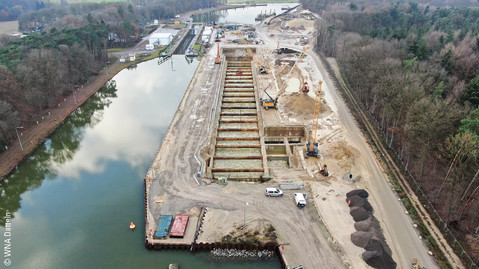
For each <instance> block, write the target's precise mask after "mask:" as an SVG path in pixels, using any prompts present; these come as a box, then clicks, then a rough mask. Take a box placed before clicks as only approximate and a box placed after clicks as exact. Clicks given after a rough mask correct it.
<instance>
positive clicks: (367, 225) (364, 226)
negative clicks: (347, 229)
mask: <svg viewBox="0 0 479 269" xmlns="http://www.w3.org/2000/svg"><path fill="white" fill-rule="evenodd" d="M354 229H356V231H363V232H367V231H370V229H372V227H371V218H368V219H366V220H363V221H358V222H356V223H354Z"/></svg>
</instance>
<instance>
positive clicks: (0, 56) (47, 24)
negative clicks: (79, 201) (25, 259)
mask: <svg viewBox="0 0 479 269" xmlns="http://www.w3.org/2000/svg"><path fill="white" fill-rule="evenodd" d="M0 1H4V2H5V1H6V2H8V3H10V2H12V1H10V2H9V0H0ZM15 1H16V0H15ZM4 2H0V4H1V3H4ZM24 2H25V3H27V2H28V3H30V2H32V1H27V0H25V1H24ZM24 2H22V1H20V2H17V3H18V4H19V5H20V7H26V5H27V4H25V6H24V5H23V3H24ZM32 3H33V2H32ZM214 5H216V1H215V0H209V1H208V0H194V1H189V0H161V1H152V0H142V1H138V2H137V3H136V5H132V4H130V3H128V2H124V3H115V4H107V3H80V4H68V2H67V1H62V2H61V4H49V5H48V6H39V8H38V9H37V10H33V11H30V12H24V13H21V15H20V17H19V26H20V29H21V30H23V31H25V32H29V34H28V35H27V36H25V37H22V38H12V37H7V36H0V151H3V150H4V149H5V147H4V146H6V145H9V144H10V142H11V141H12V139H15V127H16V126H19V125H20V124H21V125H24V123H28V122H33V119H34V118H35V117H36V115H38V114H39V113H40V112H41V111H42V110H44V109H46V108H49V107H52V106H54V105H55V104H56V103H57V100H58V99H59V98H63V96H66V95H69V94H71V92H72V89H73V87H74V86H75V85H79V84H82V83H84V82H86V81H87V80H88V79H89V78H91V77H92V76H94V75H96V74H97V73H98V71H99V69H100V68H101V67H102V66H103V65H104V64H105V63H106V62H107V61H108V59H107V57H108V56H107V48H111V47H128V46H132V45H133V44H135V43H136V42H137V41H138V40H139V37H140V35H141V34H142V33H143V32H144V31H146V30H145V25H146V24H147V22H148V21H153V20H154V19H169V18H172V17H174V16H175V15H176V14H179V13H183V12H186V11H189V10H195V9H199V8H205V7H207V6H214ZM0 7H1V6H0ZM32 30H36V31H34V32H31V31H32ZM27 125H28V124H27Z"/></svg>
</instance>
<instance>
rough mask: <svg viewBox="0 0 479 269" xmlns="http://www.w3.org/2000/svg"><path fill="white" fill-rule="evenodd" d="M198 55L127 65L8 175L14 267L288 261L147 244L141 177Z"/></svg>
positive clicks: (0, 203) (5, 196) (1, 201)
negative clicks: (227, 257)
mask: <svg viewBox="0 0 479 269" xmlns="http://www.w3.org/2000/svg"><path fill="white" fill-rule="evenodd" d="M198 63H199V62H198V60H193V61H192V62H188V61H186V59H185V56H184V55H174V56H173V57H172V58H171V60H169V61H167V62H165V63H163V64H161V65H158V61H157V60H152V61H149V62H145V63H141V64H138V66H137V67H136V68H134V69H125V70H123V71H121V72H120V73H119V74H118V75H116V76H115V77H114V78H113V81H115V83H116V87H109V88H106V89H103V90H101V91H100V92H98V93H97V94H96V95H94V96H93V97H92V98H91V99H90V100H89V101H87V102H86V103H85V104H84V105H83V106H82V107H81V108H80V109H78V110H77V111H76V112H75V113H73V114H72V115H71V116H70V117H69V118H68V120H66V121H65V123H64V124H63V125H62V126H61V127H59V128H58V129H57V130H56V131H55V132H54V133H53V134H52V135H51V136H50V137H49V138H48V140H47V141H46V142H45V143H43V144H42V145H40V147H39V148H38V149H37V150H35V151H34V152H33V154H32V155H31V156H30V157H29V158H28V159H26V160H25V161H24V162H22V163H21V164H20V165H19V166H18V169H17V170H16V171H15V172H14V173H13V174H12V175H10V176H9V177H8V178H7V183H3V184H2V186H1V188H0V195H1V197H0V214H1V215H0V216H1V218H0V219H1V220H0V224H1V225H0V226H3V227H0V231H1V233H0V235H2V236H4V231H6V229H7V227H9V228H11V231H9V232H10V235H9V237H8V238H9V239H10V240H9V242H10V243H11V256H10V257H9V259H10V260H11V266H10V267H11V268H143V267H150V268H153V267H154V268H167V267H168V264H170V263H179V264H180V265H181V268H182V269H187V268H224V269H233V268H247V267H249V268H279V267H280V264H279V261H278V260H277V259H272V260H267V261H254V262H253V261H251V262H233V261H229V262H214V261H213V260H212V259H210V257H209V253H208V252H199V253H190V252H187V251H150V250H147V249H146V248H145V247H144V233H143V231H144V210H143V178H144V176H145V174H146V171H147V169H148V167H149V165H150V163H151V161H152V159H153V157H154V155H155V153H156V151H157V149H158V148H159V146H160V143H161V141H162V139H163V136H164V135H165V133H166V131H167V128H168V126H169V124H170V122H171V120H172V118H173V115H174V113H175V112H176V109H177V107H178V104H179V103H180V101H181V99H182V97H183V95H184V93H185V90H186V88H187V86H188V84H189V81H190V80H191V77H192V76H193V74H194V72H195V70H196V68H197V67H198ZM7 218H11V220H10V219H8V220H7ZM7 221H9V223H7V224H8V225H5V223H6V222H7ZM130 221H133V222H135V223H136V225H137V230H136V231H134V232H132V231H130V229H129V228H128V226H129V225H130ZM4 239H6V238H3V237H2V240H1V241H2V242H3V241H4ZM2 262H3V260H2ZM2 266H3V265H2Z"/></svg>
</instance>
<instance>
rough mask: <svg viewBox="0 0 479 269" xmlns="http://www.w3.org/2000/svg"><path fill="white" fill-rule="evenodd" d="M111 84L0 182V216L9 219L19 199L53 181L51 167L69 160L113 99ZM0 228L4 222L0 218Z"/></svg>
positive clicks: (18, 206)
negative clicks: (48, 180)
mask: <svg viewBox="0 0 479 269" xmlns="http://www.w3.org/2000/svg"><path fill="white" fill-rule="evenodd" d="M116 91H117V88H116V83H115V81H111V82H109V83H108V84H107V85H106V86H105V87H103V88H102V89H101V90H100V91H98V92H97V93H96V94H94V95H93V96H92V97H91V98H90V99H89V100H88V101H87V102H85V104H83V105H82V106H81V107H80V108H78V109H77V110H75V112H73V113H72V115H70V117H69V118H68V119H67V120H66V121H65V122H64V124H63V125H62V126H61V127H60V128H58V129H57V130H56V131H55V132H54V133H53V134H52V135H51V136H50V139H49V140H47V142H46V143H42V144H41V145H40V146H39V147H38V148H37V149H36V150H35V151H34V152H33V153H32V154H31V155H30V156H29V157H28V158H27V159H25V160H24V161H22V162H21V164H20V165H19V167H18V169H17V170H16V171H14V172H13V173H12V174H11V175H9V176H8V177H6V178H5V181H2V182H0V196H1V197H0V216H5V214H6V213H7V212H9V213H11V214H12V215H13V213H14V212H16V211H17V210H18V209H19V208H20V206H21V205H20V201H21V198H20V195H22V194H23V193H24V192H26V191H28V190H34V189H36V188H38V187H39V186H40V185H41V184H42V182H43V180H44V179H47V178H50V179H51V178H54V177H55V176H56V174H55V173H54V171H52V169H51V167H52V165H53V164H62V163H65V162H66V161H68V160H71V159H73V156H74V155H75V153H76V151H77V150H78V148H79V146H80V142H81V140H82V139H83V133H84V129H85V127H93V126H95V125H96V124H98V123H99V122H100V121H101V120H102V118H103V111H104V109H105V108H107V107H109V106H110V104H111V103H112V100H113V98H116V97H117V94H116ZM0 225H2V226H4V225H5V219H4V218H3V217H0Z"/></svg>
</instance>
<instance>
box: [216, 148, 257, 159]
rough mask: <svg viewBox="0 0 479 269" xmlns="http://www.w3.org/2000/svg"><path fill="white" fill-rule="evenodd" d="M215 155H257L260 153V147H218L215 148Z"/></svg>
mask: <svg viewBox="0 0 479 269" xmlns="http://www.w3.org/2000/svg"><path fill="white" fill-rule="evenodd" d="M215 153H216V154H215V155H216V156H228V157H230V156H259V155H261V149H260V148H231V149H225V148H219V149H216V152H215Z"/></svg>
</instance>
